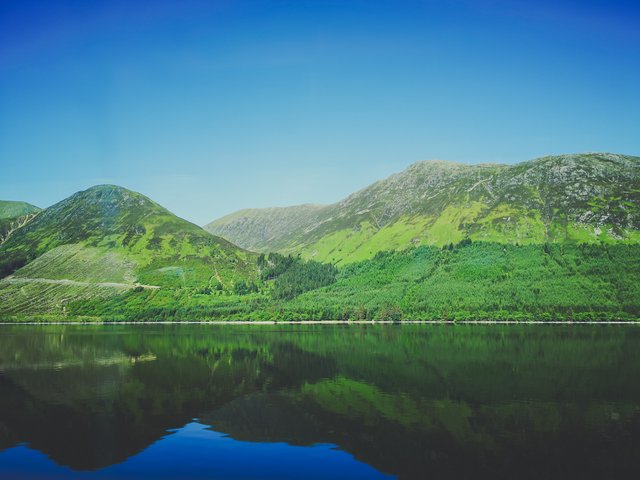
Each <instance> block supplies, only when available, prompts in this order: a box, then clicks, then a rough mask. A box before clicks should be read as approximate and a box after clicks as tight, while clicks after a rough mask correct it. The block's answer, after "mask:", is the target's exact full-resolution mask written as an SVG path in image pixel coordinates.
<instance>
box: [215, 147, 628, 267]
mask: <svg viewBox="0 0 640 480" xmlns="http://www.w3.org/2000/svg"><path fill="white" fill-rule="evenodd" d="M639 171H640V157H633V156H628V155H621V154H611V153H586V154H564V155H549V156H545V157H540V158H537V159H533V160H529V161H526V162H521V163H517V164H495V163H481V164H472V165H469V164H464V163H457V162H449V161H442V160H426V161H419V162H416V163H413V164H411V165H410V166H408V167H407V168H406V169H405V170H403V171H401V172H397V173H395V174H392V175H391V176H389V177H387V178H386V179H382V180H379V181H377V182H375V183H373V184H371V185H369V186H367V187H365V188H363V189H360V190H358V191H356V192H354V193H353V194H351V195H349V196H347V197H346V198H344V199H342V200H340V201H338V202H336V203H334V204H331V205H328V206H326V207H323V208H321V209H318V210H317V211H315V212H312V214H311V215H310V217H309V218H307V219H306V220H305V222H300V223H299V224H297V225H294V227H295V228H290V229H283V230H281V231H278V232H275V233H274V234H273V235H272V236H271V238H269V239H266V240H265V241H263V242H262V243H254V244H253V245H252V247H254V248H255V249H256V250H257V251H261V252H267V251H278V252H281V253H299V254H301V255H303V257H307V258H314V259H318V260H321V261H332V262H338V263H344V262H351V261H358V260H363V259H366V258H371V257H372V256H373V255H375V253H376V252H378V251H382V250H394V249H402V248H407V247H409V246H412V245H420V244H426V245H438V246H442V245H445V244H447V243H456V242H458V241H461V240H462V239H464V238H469V239H472V240H479V241H482V240H484V241H498V242H502V243H544V242H549V241H551V242H563V241H576V242H584V241H586V242H599V241H638V240H639V239H640V237H638V235H637V230H638V228H640V213H639V211H638V210H639V209H638V203H639V201H640V195H639V192H640V182H639V177H640V176H639V175H638V172H639ZM233 215H234V214H231V215H229V216H226V217H224V218H225V219H227V221H226V222H225V224H224V228H222V227H221V223H220V221H219V220H216V221H213V222H211V223H209V224H207V226H206V228H207V230H208V231H210V232H212V233H214V234H219V235H221V236H223V237H225V236H226V238H228V239H229V240H230V241H232V242H234V243H238V244H239V245H240V246H243V242H244V238H243V237H242V235H241V234H240V230H241V225H240V224H234V223H233V222H229V221H228V220H229V219H230V218H231V219H233ZM252 222H253V224H254V227H253V228H259V225H260V224H261V223H262V224H270V222H271V216H270V212H268V211H260V210H254V211H253V218H252ZM280 224H282V225H286V222H280Z"/></svg>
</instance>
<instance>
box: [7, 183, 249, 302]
mask: <svg viewBox="0 0 640 480" xmlns="http://www.w3.org/2000/svg"><path fill="white" fill-rule="evenodd" d="M254 272H255V261H254V260H253V257H252V256H251V254H249V253H248V252H246V251H244V250H242V249H239V248H238V247H236V246H234V245H232V244H231V243H229V242H227V241H226V240H223V239H221V238H219V237H215V236H213V235H211V234H209V233H207V232H206V231H204V230H203V229H201V228H200V227H198V226H197V225H194V224H192V223H190V222H187V221H186V220H183V219H181V218H178V217H177V216H175V215H173V214H172V213H171V212H169V211H168V210H166V209H165V208H163V207H161V206H160V205H158V204H157V203H155V202H153V201H151V200H150V199H149V198H147V197H145V196H144V195H141V194H139V193H136V192H132V191H130V190H126V189H124V188H121V187H117V186H113V185H101V186H96V187H92V188H90V189H88V190H85V191H82V192H78V193H76V194H74V195H72V196H71V197H69V198H67V199H65V200H63V201H61V202H59V203H57V204H55V205H53V206H51V207H49V208H47V209H45V210H43V211H42V212H40V213H39V214H38V215H37V216H35V218H33V219H32V220H31V221H30V222H28V223H26V224H25V225H24V226H22V227H20V228H18V229H17V230H16V231H14V232H13V233H12V234H11V235H10V236H9V237H8V238H7V239H6V241H4V243H2V244H1V245H0V274H1V275H2V276H4V277H6V276H7V275H11V276H10V277H9V278H7V279H5V280H3V281H0V303H1V304H2V306H1V307H0V312H2V311H4V312H11V313H19V312H22V313H26V312H50V311H52V310H53V311H56V310H57V311H60V310H61V309H62V310H63V311H64V306H65V305H66V304H68V303H69V302H72V301H76V300H79V299H90V298H94V297H97V298H104V297H105V296H107V297H108V296H110V295H117V294H120V293H122V291H123V290H129V289H133V288H135V287H137V286H139V285H140V284H146V285H149V287H148V288H151V287H152V286H165V287H169V288H205V287H207V288H211V287H213V286H215V285H219V286H220V287H219V288H220V289H224V288H231V287H232V286H233V284H234V283H235V282H236V281H238V280H246V279H249V278H252V276H253V275H254V274H255V273H254ZM45 280H46V281H45ZM43 285H46V290H47V293H46V294H41V293H42V289H43V288H45V287H44V286H43ZM139 288H145V287H144V286H143V287H139Z"/></svg>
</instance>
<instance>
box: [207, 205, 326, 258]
mask: <svg viewBox="0 0 640 480" xmlns="http://www.w3.org/2000/svg"><path fill="white" fill-rule="evenodd" d="M324 208H326V207H325V206H324V205H311V204H307V205H297V206H293V207H281V208H249V209H245V210H240V211H238V212H235V213H232V214H230V215H227V216H225V217H222V218H219V219H218V220H214V221H213V222H211V223H209V224H208V225H205V226H204V229H205V230H207V231H208V232H210V233H212V234H214V235H219V236H221V237H223V238H233V239H234V243H235V244H236V245H238V246H240V247H243V248H246V249H248V250H254V251H256V252H262V251H265V252H266V251H269V248H273V246H274V245H281V242H282V241H283V239H284V240H285V244H284V245H286V237H287V236H288V235H289V234H290V233H291V232H296V231H300V230H304V229H305V228H306V227H309V226H311V225H313V221H314V218H315V217H316V216H317V215H318V214H319V213H320V212H321V211H322V210H323V209H324ZM284 245H281V246H284Z"/></svg>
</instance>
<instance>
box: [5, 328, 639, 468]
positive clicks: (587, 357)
mask: <svg viewBox="0 0 640 480" xmlns="http://www.w3.org/2000/svg"><path fill="white" fill-rule="evenodd" d="M639 346H640V330H639V329H637V328H636V327H633V326H630V327H603V326H573V327H565V326H531V325H528V326H477V325H476V326H283V327H277V328H274V327H265V326H237V327H236V326H220V327H212V326H197V325H191V326H138V327H136V326H102V327H100V326H91V327H64V326H55V327H54V326H51V327H2V329H0V449H3V450H4V451H3V452H0V477H2V476H3V474H6V473H7V472H9V471H12V472H13V474H17V473H21V474H24V475H25V478H27V477H29V478H32V477H33V476H34V475H36V473H37V469H38V468H39V469H41V473H42V472H46V473H47V474H48V475H53V474H61V475H62V474H64V475H65V478H66V477H67V476H69V475H71V474H72V473H73V474H74V475H79V477H78V478H87V477H88V478H94V477H96V476H103V477H105V478H128V477H127V476H131V475H133V476H134V477H132V478H144V477H145V476H146V477H147V478H159V477H162V476H164V477H165V478H171V477H172V475H173V476H174V477H175V476H179V477H180V478H200V477H202V478H234V477H237V478H243V477H244V478H285V477H286V475H285V474H286V473H287V472H289V473H291V474H292V475H298V476H297V477H296V478H301V477H302V476H303V477H306V478H358V477H360V478H376V476H379V475H381V474H387V475H394V476H399V477H401V478H416V477H420V478H421V477H425V476H427V475H432V476H434V477H435V478H465V477H467V478H470V477H474V478H478V477H483V476H486V477H489V476H491V477H493V478H496V477H497V478H513V477H516V476H517V477H519V478H540V477H547V478H550V477H552V478H560V477H565V478H566V477H577V476H581V477H583V478H585V477H586V478H596V477H600V478H602V477H611V476H615V475H617V476H628V475H633V474H634V473H638V472H640V456H639V455H638V454H639V453H640V384H638V382H637V379H638V378H639V377H638V374H639V373H640V348H638V347H639ZM194 419H197V421H194ZM225 435H226V436H225ZM154 452H161V453H154ZM180 452H182V453H180ZM265 452H266V453H265ZM167 458H172V459H173V460H172V462H173V463H172V465H174V466H175V468H174V469H173V470H172V469H170V468H169V467H167V466H165V467H163V465H164V463H163V462H164V461H165V460H166V459H167ZM208 458H210V459H215V461H207V460H206V459H208ZM239 458H244V459H245V460H246V461H244V462H241V461H234V459H236V460H237V459H239ZM247 459H251V461H249V460H247ZM267 459H268V460H269V461H267ZM314 462H315V463H314ZM321 465H322V466H321ZM134 466H135V468H134ZM131 468H134V470H131ZM251 468H253V470H252V469H251ZM11 469H12V470H11ZM135 469H138V470H135ZM176 469H177V470H176ZM256 469H257V470H256ZM171 472H173V474H172V473H171ZM177 472H179V475H178V473H177ZM313 475H315V477H314V476H313ZM292 478H293V477H292Z"/></svg>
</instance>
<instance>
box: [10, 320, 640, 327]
mask: <svg viewBox="0 0 640 480" xmlns="http://www.w3.org/2000/svg"><path fill="white" fill-rule="evenodd" d="M419 324H422V325H456V324H460V325H640V320H627V321H624V320H612V321H604V320H603V321H597V320H590V321H584V322H577V321H568V320H549V321H543V320H523V321H512V320H457V321H456V320H401V321H391V320H256V321H251V320H210V321H208V320H183V321H159V322H153V321H149V322H133V321H122V322H119V321H86V322H85V321H77V322H65V321H42V322H1V321H0V326H4V325H29V326H34V325H85V326H86V325H419Z"/></svg>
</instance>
